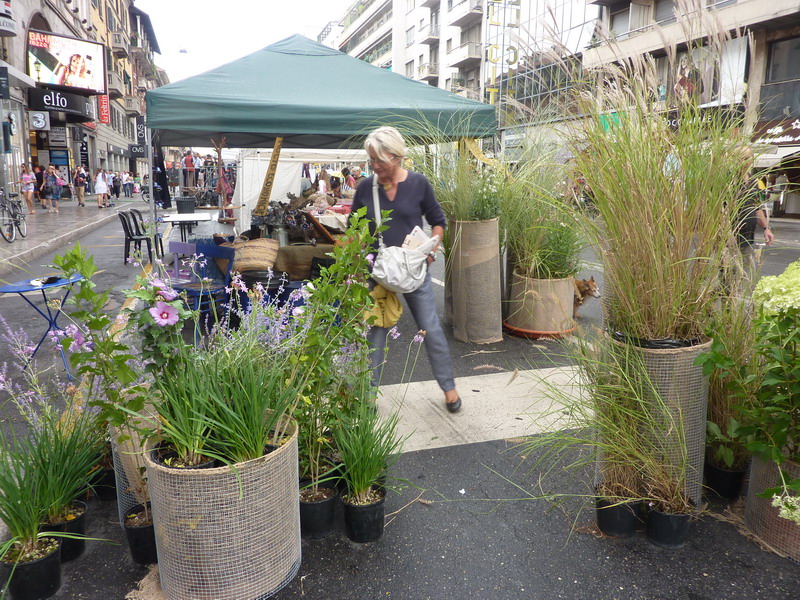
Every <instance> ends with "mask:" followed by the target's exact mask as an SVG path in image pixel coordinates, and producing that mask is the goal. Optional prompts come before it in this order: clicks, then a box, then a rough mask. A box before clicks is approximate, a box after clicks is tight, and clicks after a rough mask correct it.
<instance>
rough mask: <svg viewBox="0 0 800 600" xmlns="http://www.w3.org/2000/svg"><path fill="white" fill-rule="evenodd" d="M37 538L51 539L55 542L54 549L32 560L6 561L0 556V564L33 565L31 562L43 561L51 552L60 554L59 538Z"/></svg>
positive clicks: (50, 555)
mask: <svg viewBox="0 0 800 600" xmlns="http://www.w3.org/2000/svg"><path fill="white" fill-rule="evenodd" d="M39 539H40V540H44V539H47V540H53V541H54V542H55V543H56V547H55V549H53V550H51V551H50V552H48V553H47V554H45V555H44V556H40V557H39V558H35V559H33V560H26V561H24V562H9V561H7V560H5V559H2V558H0V564H3V565H8V566H13V565H33V564H36V563H37V562H39V561H43V560H46V559H48V558H50V557H52V556H53V554H60V553H61V544H60V543H59V538H57V537H49V536H43V537H40V538H39ZM59 562H60V561H59Z"/></svg>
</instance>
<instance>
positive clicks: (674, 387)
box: [617, 342, 711, 507]
mask: <svg viewBox="0 0 800 600" xmlns="http://www.w3.org/2000/svg"><path fill="white" fill-rule="evenodd" d="M617 343H619V342H617ZM710 346H711V342H706V343H704V344H699V345H696V346H688V347H685V348H668V349H658V350H656V349H651V348H641V347H639V346H634V345H630V344H629V345H628V348H630V349H631V350H632V351H635V352H639V353H640V354H641V356H642V360H643V362H644V367H645V369H646V370H647V373H648V375H649V377H650V380H651V381H652V383H653V385H654V386H655V388H656V389H657V390H658V391H659V394H660V395H661V398H662V399H663V401H664V403H665V405H666V406H667V407H668V408H669V411H670V414H671V420H672V422H678V421H680V422H681V423H682V424H683V432H684V436H683V437H684V440H685V443H686V449H685V450H684V449H683V448H682V447H681V441H680V436H679V435H678V433H677V431H675V430H674V429H670V428H669V426H668V425H667V424H664V428H663V429H664V430H665V431H669V432H671V435H670V437H668V438H667V439H664V440H659V446H658V447H659V448H661V450H663V452H664V459H665V461H666V463H667V464H668V465H679V464H680V462H681V461H682V460H683V458H682V457H683V455H684V452H685V453H686V461H687V472H686V495H687V497H688V498H689V499H690V500H691V501H692V502H693V503H694V505H695V506H698V507H699V506H700V501H701V498H702V488H703V462H704V460H705V445H706V410H707V408H708V377H706V376H705V375H703V368H702V367H701V366H698V365H695V364H694V361H695V359H696V358H697V357H698V356H699V355H700V354H701V353H703V352H705V351H707V350H708V349H709V347H710Z"/></svg>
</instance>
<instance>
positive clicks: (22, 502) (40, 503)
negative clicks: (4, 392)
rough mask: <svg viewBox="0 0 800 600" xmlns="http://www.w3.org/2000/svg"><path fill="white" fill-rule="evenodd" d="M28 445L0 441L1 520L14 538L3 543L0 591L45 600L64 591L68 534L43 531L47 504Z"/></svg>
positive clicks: (18, 598)
mask: <svg viewBox="0 0 800 600" xmlns="http://www.w3.org/2000/svg"><path fill="white" fill-rule="evenodd" d="M26 445H27V444H25V443H24V442H23V443H21V444H17V445H15V444H12V443H10V441H9V440H8V439H7V438H6V437H5V436H4V435H2V436H1V437H0V450H2V453H1V454H0V455H1V456H2V460H0V520H2V521H3V523H5V525H6V527H8V532H9V535H10V537H9V539H7V540H5V541H4V542H2V543H0V574H2V579H0V580H2V581H3V582H4V583H3V587H2V588H0V591H1V592H2V595H5V593H10V595H11V598H13V600H41V599H43V598H49V597H50V596H52V595H53V594H55V593H56V592H57V591H58V589H59V588H60V587H61V553H60V546H59V543H58V538H59V537H63V536H66V535H69V534H65V533H63V532H43V531H41V530H40V526H41V524H42V521H43V520H44V519H45V517H46V515H47V505H46V502H45V501H44V500H43V499H42V498H40V497H39V496H38V495H37V493H36V491H37V484H38V480H37V479H38V478H37V476H36V473H35V471H34V467H33V460H32V455H31V454H30V453H29V452H27V450H28V448H27V447H26Z"/></svg>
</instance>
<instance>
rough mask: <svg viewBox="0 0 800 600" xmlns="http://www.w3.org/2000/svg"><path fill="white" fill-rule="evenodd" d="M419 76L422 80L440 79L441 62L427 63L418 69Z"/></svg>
mask: <svg viewBox="0 0 800 600" xmlns="http://www.w3.org/2000/svg"><path fill="white" fill-rule="evenodd" d="M417 77H418V78H419V79H420V80H422V81H433V80H435V79H439V63H425V64H422V65H420V66H419V68H418V69H417Z"/></svg>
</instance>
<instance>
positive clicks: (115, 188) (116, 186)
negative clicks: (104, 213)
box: [111, 171, 122, 206]
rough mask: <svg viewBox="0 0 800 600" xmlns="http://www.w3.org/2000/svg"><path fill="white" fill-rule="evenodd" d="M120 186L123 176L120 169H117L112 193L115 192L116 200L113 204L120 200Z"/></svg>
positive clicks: (112, 184)
mask: <svg viewBox="0 0 800 600" xmlns="http://www.w3.org/2000/svg"><path fill="white" fill-rule="evenodd" d="M120 187H122V178H121V177H120V175H119V171H117V172H116V173H114V181H113V182H112V183H111V193H112V194H114V202H112V203H111V206H114V204H115V203H116V202H119V190H120Z"/></svg>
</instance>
